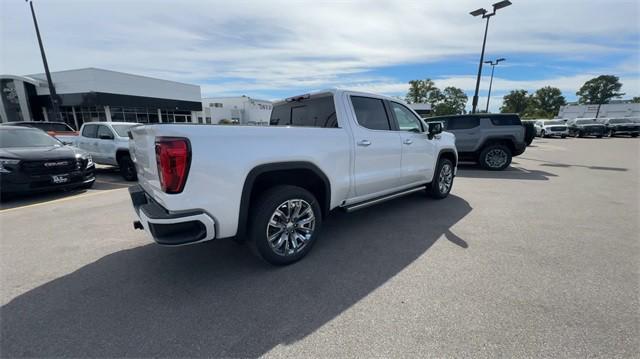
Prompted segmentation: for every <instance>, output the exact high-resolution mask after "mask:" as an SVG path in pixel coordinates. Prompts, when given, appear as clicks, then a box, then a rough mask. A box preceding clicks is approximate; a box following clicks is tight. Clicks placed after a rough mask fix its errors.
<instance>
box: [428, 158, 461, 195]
mask: <svg viewBox="0 0 640 359" xmlns="http://www.w3.org/2000/svg"><path fill="white" fill-rule="evenodd" d="M445 163H448V164H449V165H450V166H451V171H454V167H453V162H451V160H449V159H447V158H441V159H440V160H438V165H437V166H436V170H435V172H434V173H433V180H432V181H431V183H430V184H429V186H428V187H427V192H428V194H429V196H431V197H433V198H436V199H443V198H446V197H447V196H449V193H451V190H452V189H453V182H454V180H455V176H453V178H452V180H451V187H449V190H448V191H447V192H446V193H442V192H440V183H438V181H439V180H440V171H442V167H444V165H445Z"/></svg>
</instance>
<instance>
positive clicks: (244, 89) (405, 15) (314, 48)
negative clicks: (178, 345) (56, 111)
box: [0, 0, 640, 111]
mask: <svg viewBox="0 0 640 359" xmlns="http://www.w3.org/2000/svg"><path fill="white" fill-rule="evenodd" d="M495 1H497V0H455V1H444V0H440V1H430V0H420V1H412V0H389V1H384V0H368V1H360V0H352V1H322V0H315V1H302V0H289V1H279V0H278V1H276V0H255V1H249V0H235V1H216V0H211V1H204V0H201V1H196V0H181V1H164V0H153V1H151V0H140V1H136V0H127V1H123V0H34V5H35V8H36V13H37V16H38V22H39V25H40V30H41V32H42V36H43V41H44V45H45V50H46V52H47V57H48V61H49V67H50V69H51V71H57V70H68V69H74V68H84V67H97V68H104V69H109V70H115V71H123V72H129V73H134V74H139V75H146V76H152V77H158V78H163V79H168V80H174V81H180V82H186V83H192V84H197V85H200V86H201V88H202V94H203V96H205V97H217V96H236V95H247V96H251V97H255V98H261V99H269V100H272V99H278V98H283V97H288V96H292V95H296V94H300V93H306V92H309V91H313V90H319V89H323V88H329V87H341V88H350V89H357V90H362V91H371V92H376V93H383V94H387V95H391V96H401V97H404V95H405V94H406V92H407V89H408V81H409V80H412V79H425V78H431V79H433V80H434V81H435V83H436V85H437V86H439V87H440V88H444V87H446V86H456V87H460V88H462V89H463V90H464V91H465V92H466V93H467V95H468V96H469V106H468V107H469V108H470V102H471V97H472V96H473V91H474V87H475V78H476V74H477V71H478V62H479V57H480V49H481V45H482V36H483V31H484V20H482V19H480V18H475V17H472V16H471V15H469V12H470V11H472V10H474V9H477V8H480V7H484V8H487V9H490V7H491V4H492V3H493V2H495ZM511 1H512V3H513V5H511V6H509V7H507V8H504V9H500V10H498V13H497V15H496V16H494V17H492V18H491V20H490V25H489V32H488V35H487V47H486V55H485V56H486V59H495V58H499V57H504V58H506V59H507V60H506V61H505V62H504V63H501V64H500V65H499V66H497V67H496V68H495V77H494V80H493V91H492V93H491V101H490V110H492V111H497V110H498V108H499V106H500V104H501V101H502V96H504V95H505V94H506V93H508V92H509V91H510V90H514V89H526V90H529V91H535V90H536V89H538V88H540V87H543V86H547V85H549V86H556V87H558V88H560V89H561V90H562V93H563V95H564V96H565V97H566V98H567V100H568V101H575V100H576V96H575V92H576V91H577V90H578V88H579V87H580V86H581V85H582V84H583V83H584V82H585V81H586V80H588V79H590V78H592V77H595V76H598V75H600V74H611V75H616V76H619V77H620V80H621V82H622V83H623V87H622V91H623V92H626V93H627V96H625V97H632V96H639V95H640V2H639V1H637V0H630V1H623V0H610V1H595V0H563V1H558V0H554V1H547V0H511ZM0 31H1V32H2V33H1V36H0V50H1V52H0V73H1V74H15V75H26V74H32V73H41V72H43V65H42V61H41V58H40V55H39V50H38V46H37V41H36V35H35V30H34V28H33V23H32V21H31V18H30V12H29V8H28V5H27V3H25V2H24V1H23V0H0ZM490 74H491V70H490V67H485V68H484V70H483V77H482V79H481V91H480V106H481V107H482V108H483V107H484V106H485V104H486V98H487V89H488V87H489V76H490Z"/></svg>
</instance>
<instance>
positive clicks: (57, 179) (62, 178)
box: [51, 174, 69, 184]
mask: <svg viewBox="0 0 640 359" xmlns="http://www.w3.org/2000/svg"><path fill="white" fill-rule="evenodd" d="M51 182H53V183H54V184H61V183H67V182H69V175H68V174H64V175H53V176H51Z"/></svg>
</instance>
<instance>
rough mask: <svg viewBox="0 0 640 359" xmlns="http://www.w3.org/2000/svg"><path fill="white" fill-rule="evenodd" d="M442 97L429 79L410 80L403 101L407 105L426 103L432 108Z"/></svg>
mask: <svg viewBox="0 0 640 359" xmlns="http://www.w3.org/2000/svg"><path fill="white" fill-rule="evenodd" d="M442 97H443V95H442V92H440V89H438V87H436V84H435V83H434V82H433V81H432V80H431V79H426V80H411V81H409V92H408V93H407V96H406V98H405V101H407V102H408V103H428V104H431V106H434V105H435V104H436V103H437V102H438V101H440V100H441V99H442Z"/></svg>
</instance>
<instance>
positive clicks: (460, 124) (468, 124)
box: [447, 116, 480, 130]
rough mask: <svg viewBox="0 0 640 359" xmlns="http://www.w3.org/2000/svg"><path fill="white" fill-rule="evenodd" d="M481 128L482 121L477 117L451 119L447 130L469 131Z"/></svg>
mask: <svg viewBox="0 0 640 359" xmlns="http://www.w3.org/2000/svg"><path fill="white" fill-rule="evenodd" d="M478 126H480V119H479V118H478V117H475V116H467V117H451V118H450V119H449V120H448V121H447V130H468V129H471V128H475V127H478Z"/></svg>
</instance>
